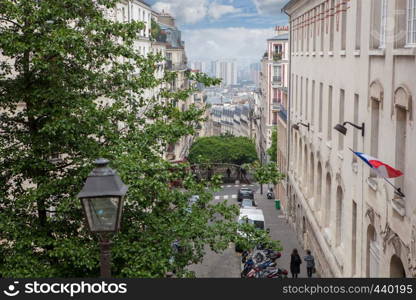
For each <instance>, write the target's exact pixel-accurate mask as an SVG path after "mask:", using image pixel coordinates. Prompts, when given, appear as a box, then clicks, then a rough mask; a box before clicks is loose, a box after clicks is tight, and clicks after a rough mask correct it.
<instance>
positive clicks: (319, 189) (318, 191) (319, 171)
mask: <svg viewBox="0 0 416 300" xmlns="http://www.w3.org/2000/svg"><path fill="white" fill-rule="evenodd" d="M317 175H318V182H317V184H316V202H315V209H316V210H317V211H320V210H321V198H322V176H323V175H322V165H321V162H318V169H317Z"/></svg>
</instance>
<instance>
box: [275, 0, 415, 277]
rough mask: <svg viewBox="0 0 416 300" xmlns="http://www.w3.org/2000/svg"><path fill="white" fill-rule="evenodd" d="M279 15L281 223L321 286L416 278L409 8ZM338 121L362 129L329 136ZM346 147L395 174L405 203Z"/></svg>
mask: <svg viewBox="0 0 416 300" xmlns="http://www.w3.org/2000/svg"><path fill="white" fill-rule="evenodd" d="M283 10H284V12H286V13H287V14H288V15H289V17H290V27H291V28H290V29H291V30H290V39H291V43H290V47H291V58H290V59H291V61H290V69H291V73H290V81H291V82H290V101H289V114H290V115H289V119H290V120H289V123H288V124H289V126H288V143H289V145H288V150H289V153H290V155H291V157H290V159H289V163H288V174H289V177H288V191H287V196H288V202H287V203H285V205H284V206H283V210H284V212H285V215H286V217H287V218H288V219H289V220H290V221H291V222H292V224H293V226H294V227H295V228H296V231H297V233H298V236H299V238H300V239H301V240H302V242H303V244H304V247H305V248H309V249H311V250H312V252H313V254H314V255H315V258H316V260H317V269H318V272H319V273H320V274H321V276H322V277H416V201H415V199H416V168H415V166H416V159H415V157H414V155H413V154H414V153H415V149H416V128H415V124H414V117H415V112H416V111H415V105H414V97H415V95H416V76H415V75H416V56H415V54H416V51H415V50H416V48H415V47H416V1H413V0H368V1H367V0H366V1H362V0H350V1H348V0H329V1H322V0H308V1H306V0H291V1H289V2H288V3H287V4H286V6H285V7H284V9H283ZM346 121H348V122H352V123H354V124H356V125H357V126H358V127H364V128H363V129H365V130H359V129H356V128H353V127H352V126H349V125H347V128H348V131H347V133H346V135H345V136H344V135H342V134H340V133H339V132H338V131H336V130H334V126H336V125H337V124H339V123H341V124H342V123H344V122H346ZM300 122H301V123H303V124H304V125H300V126H295V129H294V128H293V125H295V124H299V123H300ZM363 125H364V126H363ZM296 128H297V130H296ZM349 148H351V149H353V150H355V151H359V152H363V153H366V154H368V155H371V156H374V157H377V158H378V159H380V160H381V161H383V162H385V163H387V164H389V165H391V166H394V167H396V168H397V169H399V170H401V171H402V172H403V173H404V174H405V175H404V176H403V177H400V178H397V179H392V180H391V181H392V183H393V184H395V185H396V186H397V187H400V188H401V191H402V192H403V193H404V194H405V197H400V196H398V195H397V194H395V193H394V189H393V188H392V187H391V186H390V185H389V184H387V183H386V182H385V181H384V180H383V179H382V178H380V177H377V176H376V175H375V174H374V173H373V172H371V169H370V168H369V167H368V166H367V165H365V164H364V162H362V161H360V160H359V159H357V158H356V157H355V156H354V155H353V153H352V152H351V151H350V150H349Z"/></svg>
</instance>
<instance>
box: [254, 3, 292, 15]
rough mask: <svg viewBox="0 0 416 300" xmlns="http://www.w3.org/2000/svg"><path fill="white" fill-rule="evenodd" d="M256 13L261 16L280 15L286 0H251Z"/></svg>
mask: <svg viewBox="0 0 416 300" xmlns="http://www.w3.org/2000/svg"><path fill="white" fill-rule="evenodd" d="M253 2H254V4H255V5H256V8H257V11H258V13H260V14H262V15H276V14H280V13H281V9H282V7H283V4H285V3H286V2H287V0H253Z"/></svg>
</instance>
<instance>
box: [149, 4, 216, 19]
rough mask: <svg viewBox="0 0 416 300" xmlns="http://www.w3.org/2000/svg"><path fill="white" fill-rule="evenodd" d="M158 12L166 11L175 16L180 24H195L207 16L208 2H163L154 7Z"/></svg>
mask: <svg viewBox="0 0 416 300" xmlns="http://www.w3.org/2000/svg"><path fill="white" fill-rule="evenodd" d="M153 8H154V9H155V10H157V11H160V12H161V11H165V12H167V13H170V14H171V15H172V16H174V17H175V18H176V19H177V20H178V23H182V24H194V23H197V22H199V21H201V20H202V19H204V18H205V16H206V15H207V9H208V3H207V0H174V1H170V0H161V1H158V2H156V3H155V4H154V5H153Z"/></svg>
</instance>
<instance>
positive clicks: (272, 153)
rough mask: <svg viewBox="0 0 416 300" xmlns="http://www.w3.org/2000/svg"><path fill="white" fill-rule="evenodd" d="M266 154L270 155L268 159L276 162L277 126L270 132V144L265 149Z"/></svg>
mask: <svg viewBox="0 0 416 300" xmlns="http://www.w3.org/2000/svg"><path fill="white" fill-rule="evenodd" d="M267 154H268V155H269V157H270V161H272V162H277V128H276V127H275V128H273V132H272V145H271V146H270V148H269V149H267Z"/></svg>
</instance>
